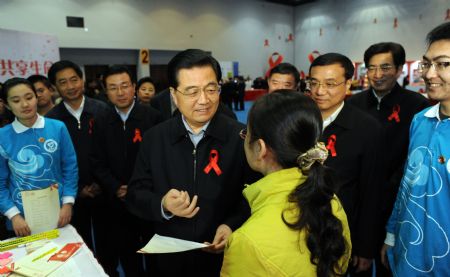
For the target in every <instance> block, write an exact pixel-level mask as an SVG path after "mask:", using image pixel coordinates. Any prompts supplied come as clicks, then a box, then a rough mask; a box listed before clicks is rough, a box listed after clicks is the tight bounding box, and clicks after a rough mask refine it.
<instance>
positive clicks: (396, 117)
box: [388, 104, 400, 123]
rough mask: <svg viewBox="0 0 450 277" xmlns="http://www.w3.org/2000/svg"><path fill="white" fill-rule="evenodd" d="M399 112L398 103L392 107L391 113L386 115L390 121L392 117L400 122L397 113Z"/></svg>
mask: <svg viewBox="0 0 450 277" xmlns="http://www.w3.org/2000/svg"><path fill="white" fill-rule="evenodd" d="M399 113H400V105H398V104H397V105H395V106H394V107H393V108H392V113H391V115H390V116H389V117H388V120H389V121H391V120H392V119H394V120H395V122H397V123H399V122H400V115H399Z"/></svg>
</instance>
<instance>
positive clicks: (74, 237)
mask: <svg viewBox="0 0 450 277" xmlns="http://www.w3.org/2000/svg"><path fill="white" fill-rule="evenodd" d="M52 241H53V242H54V243H56V244H58V245H65V244H67V243H69V242H83V239H82V238H81V236H80V235H79V234H78V233H77V231H76V229H75V228H74V227H73V226H72V225H67V226H65V227H63V228H59V237H57V238H55V239H52ZM9 252H11V253H13V256H12V258H13V260H15V261H17V260H18V259H20V258H21V257H23V256H25V255H26V254H27V253H26V250H25V247H19V248H15V249H12V250H9ZM10 276H19V275H15V274H12V275H10ZM49 276H52V277H56V276H64V277H67V276H108V275H106V273H105V271H104V270H103V268H102V267H101V266H100V264H99V263H98V262H97V260H96V259H95V257H94V255H93V254H92V252H91V250H90V249H89V248H88V247H87V246H86V244H83V246H82V247H81V248H80V249H79V250H78V252H77V253H76V254H75V255H74V256H73V257H71V258H70V259H69V260H68V261H67V262H66V263H65V264H64V265H63V266H61V267H60V268H58V269H57V270H56V271H54V272H53V273H52V274H50V275H49Z"/></svg>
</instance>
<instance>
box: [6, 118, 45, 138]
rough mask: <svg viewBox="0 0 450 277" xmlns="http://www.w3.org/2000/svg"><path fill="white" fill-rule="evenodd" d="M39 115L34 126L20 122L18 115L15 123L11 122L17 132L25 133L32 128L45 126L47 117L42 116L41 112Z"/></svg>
mask: <svg viewBox="0 0 450 277" xmlns="http://www.w3.org/2000/svg"><path fill="white" fill-rule="evenodd" d="M37 116H38V117H37V119H36V121H35V122H34V124H33V126H31V127H27V126H25V125H23V124H22V123H20V121H19V120H18V119H17V117H16V118H15V119H14V121H13V123H11V125H12V127H13V129H14V131H15V132H16V133H17V134H20V133H23V132H25V131H27V130H28V129H31V128H33V129H42V128H44V127H45V119H44V117H43V116H41V115H39V114H38V115H37Z"/></svg>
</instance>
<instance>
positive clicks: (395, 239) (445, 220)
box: [381, 23, 450, 276]
mask: <svg viewBox="0 0 450 277" xmlns="http://www.w3.org/2000/svg"><path fill="white" fill-rule="evenodd" d="M427 42H428V49H427V52H426V53H425V55H424V56H423V59H422V62H421V63H420V65H419V70H420V71H421V73H422V78H423V79H424V81H425V86H426V90H427V94H428V97H429V98H430V99H432V100H434V101H437V102H438V103H437V104H436V105H434V106H433V107H431V108H428V109H425V110H424V111H422V112H420V113H418V114H417V115H415V116H414V119H413V121H412V123H411V129H410V137H409V138H410V144H409V148H408V160H407V161H406V165H405V171H404V175H403V179H402V181H401V185H400V188H399V191H398V194H397V199H396V202H395V205H394V210H393V211H392V214H391V217H390V218H389V221H388V223H387V226H386V230H387V236H386V240H385V245H384V247H383V249H382V253H381V257H382V261H383V263H384V264H386V265H387V260H386V256H385V254H386V251H387V257H388V260H389V266H390V268H391V270H392V273H393V275H394V276H450V266H449V265H450V243H449V241H450V231H449V230H450V216H449V210H450V147H449V141H450V120H449V117H450V23H444V24H442V25H440V26H438V27H436V28H434V29H433V30H432V31H431V32H430V33H428V35H427Z"/></svg>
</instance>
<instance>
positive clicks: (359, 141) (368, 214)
mask: <svg viewBox="0 0 450 277" xmlns="http://www.w3.org/2000/svg"><path fill="white" fill-rule="evenodd" d="M353 73H354V67H353V64H352V62H351V61H350V59H348V58H347V57H346V56H343V55H341V54H337V53H328V54H325V55H321V56H319V57H317V58H316V59H315V60H314V61H313V62H312V64H311V66H310V68H309V75H310V80H309V87H310V89H311V97H312V99H313V100H314V101H315V102H316V103H317V105H318V106H319V109H320V111H321V113H322V118H323V128H324V131H323V134H322V138H321V141H322V142H324V143H325V145H326V147H327V149H328V150H329V155H328V158H327V160H326V161H325V165H327V166H329V167H331V168H332V169H334V170H335V172H336V173H337V176H336V177H337V178H336V184H337V188H338V189H337V195H338V197H339V199H340V200H341V202H342V205H343V207H344V210H345V212H346V214H347V217H348V222H349V226H350V231H351V234H352V252H353V253H352V265H353V268H351V269H350V273H351V275H353V274H356V273H360V272H367V269H368V268H369V267H370V265H371V263H372V259H373V258H374V257H375V255H376V254H377V253H378V248H377V244H376V241H377V240H376V238H377V237H378V233H377V227H378V225H379V222H378V211H377V210H378V193H379V186H380V181H381V178H382V176H381V174H380V170H381V157H380V152H381V151H380V149H381V143H382V139H381V138H382V133H381V125H380V124H379V123H378V122H377V121H376V120H375V119H374V118H372V117H371V116H370V115H367V114H366V113H364V112H362V111H360V110H359V109H357V108H354V107H353V106H351V105H349V104H347V103H345V102H344V99H345V95H346V92H347V90H348V89H350V86H351V81H352V77H353Z"/></svg>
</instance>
